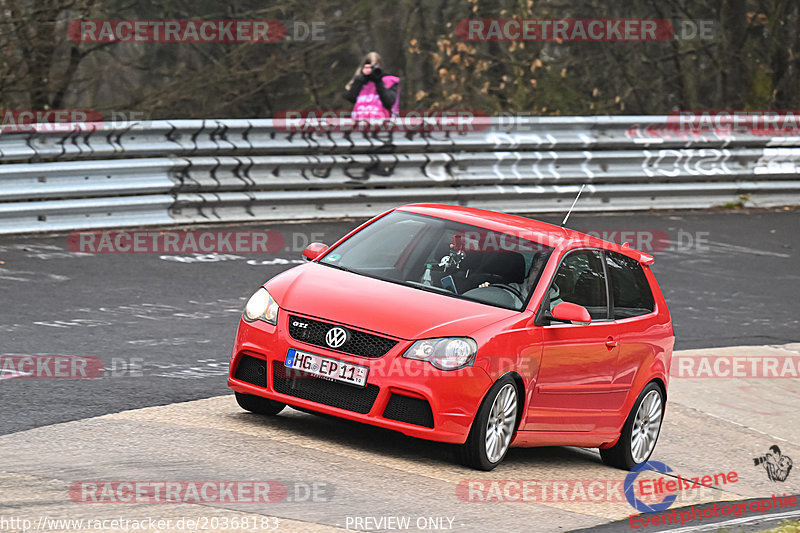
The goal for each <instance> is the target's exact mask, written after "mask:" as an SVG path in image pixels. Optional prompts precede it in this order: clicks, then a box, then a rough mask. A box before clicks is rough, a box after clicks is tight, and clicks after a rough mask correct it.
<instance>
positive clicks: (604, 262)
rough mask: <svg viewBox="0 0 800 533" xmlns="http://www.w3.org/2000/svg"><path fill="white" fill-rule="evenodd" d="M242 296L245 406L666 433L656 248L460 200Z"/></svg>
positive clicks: (452, 425) (484, 439) (519, 439)
mask: <svg viewBox="0 0 800 533" xmlns="http://www.w3.org/2000/svg"><path fill="white" fill-rule="evenodd" d="M303 255H304V256H305V257H306V258H307V259H309V262H308V263H306V264H304V265H300V266H298V267H295V268H292V269H290V270H287V271H285V272H283V273H281V274H279V275H278V276H276V277H274V278H272V279H271V280H269V281H268V282H267V283H265V284H264V286H263V287H261V288H259V289H258V290H257V291H256V293H255V294H254V295H253V296H252V297H251V298H250V300H249V301H248V302H247V305H246V307H245V310H244V314H243V316H242V320H241V321H240V324H239V330H238V333H237V335H236V342H235V345H234V349H233V356H232V359H231V366H230V376H229V378H228V385H229V386H230V388H232V389H233V390H234V391H235V392H236V399H237V400H238V402H239V405H241V406H242V407H243V408H244V409H246V410H248V411H252V412H255V413H261V414H268V415H275V414H277V413H278V412H280V411H281V410H282V409H283V408H284V407H285V406H286V405H287V404H288V405H291V406H294V407H298V408H301V409H305V410H312V411H315V412H319V413H325V414H329V415H335V416H339V417H342V418H347V419H350V420H357V421H360V422H365V423H368V424H373V425H376V426H381V427H384V428H389V429H394V430H397V431H400V432H402V433H405V434H407V435H411V436H413V437H419V438H424V439H430V440H435V441H441V442H449V443H455V444H457V445H459V450H460V456H461V460H462V461H463V462H464V463H465V464H467V465H469V466H472V467H474V468H479V469H483V470H491V469H492V468H494V467H495V466H497V465H498V464H499V463H500V461H502V459H503V457H504V456H505V454H506V452H507V450H508V448H509V447H510V446H551V445H569V446H582V447H597V448H600V454H601V456H602V458H603V461H604V462H606V463H607V464H609V465H613V466H616V467H619V468H626V469H629V468H632V467H633V466H635V465H637V464H639V463H642V462H645V461H647V459H648V458H649V457H650V455H651V454H652V452H653V448H654V447H655V445H656V440H657V439H658V434H659V431H660V428H661V419H662V415H663V413H664V405H665V401H666V393H667V382H668V375H669V365H670V359H671V356H672V346H673V342H674V336H673V332H672V322H671V320H670V315H669V311H668V310H667V306H666V303H665V302H664V297H663V296H662V294H661V291H660V290H659V288H658V285H657V283H656V280H655V277H654V276H653V273H652V272H651V270H650V266H649V265H651V264H652V263H653V258H652V257H651V256H649V255H647V254H644V253H642V252H638V251H636V250H633V249H631V248H629V247H627V246H626V245H622V246H619V245H617V244H613V243H610V242H606V241H603V240H600V239H596V238H594V237H591V236H589V235H585V234H583V233H579V232H576V231H573V230H569V229H565V228H560V227H557V226H552V225H550V224H545V223H542V222H537V221H533V220H530V219H526V218H522V217H517V216H512V215H506V214H501V213H495V212H491V211H483V210H478V209H470V208H463V207H455V206H447V205H408V206H404V207H400V208H397V209H394V210H392V211H389V212H388V213H384V214H383V215H380V216H378V217H375V218H374V219H372V220H370V221H368V222H366V223H365V224H363V225H362V226H360V227H358V228H356V229H355V230H354V231H353V232H351V233H350V234H348V235H346V236H345V237H343V238H342V239H340V240H339V241H338V242H337V243H335V244H334V245H332V246H331V247H327V246H325V245H323V244H319V243H315V244H312V245H310V246H309V247H308V248H307V249H306V250H305V251H304V252H303Z"/></svg>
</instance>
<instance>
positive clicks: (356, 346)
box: [289, 315, 397, 357]
mask: <svg viewBox="0 0 800 533" xmlns="http://www.w3.org/2000/svg"><path fill="white" fill-rule="evenodd" d="M334 327H340V328H342V329H343V330H345V331H346V332H347V341H346V342H345V343H344V344H342V345H341V346H340V347H339V348H331V347H330V346H328V343H327V342H325V334H326V333H328V330H330V329H331V328H334ZM289 335H291V336H292V338H293V339H297V340H299V341H303V342H307V343H308V344H313V345H315V346H323V347H325V348H328V349H329V350H336V351H338V352H344V353H349V354H352V355H358V356H361V357H382V356H384V355H386V352H388V351H389V350H391V349H392V348H394V345H395V344H397V341H393V340H392V339H387V338H386V337H379V336H378V335H371V334H369V333H364V332H363V331H357V330H354V329H350V328H346V327H344V326H336V325H335V324H328V323H326V322H318V321H316V320H311V319H308V318H300V317H298V316H291V315H289Z"/></svg>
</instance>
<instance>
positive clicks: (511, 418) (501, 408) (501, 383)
mask: <svg viewBox="0 0 800 533" xmlns="http://www.w3.org/2000/svg"><path fill="white" fill-rule="evenodd" d="M518 392H519V391H518V390H517V384H516V383H515V382H514V379H513V378H512V377H511V376H509V375H506V376H503V377H502V378H500V379H499V380H498V381H497V383H495V384H494V385H492V388H491V389H489V392H488V393H486V397H485V398H484V399H483V402H482V403H481V406H480V408H479V409H478V413H477V414H476V415H475V420H474V421H473V422H472V428H471V429H470V431H469V436H468V437H467V442H465V443H464V444H462V445H461V446H460V447H459V448H458V459H459V461H460V462H461V463H462V464H463V465H465V466H469V467H471V468H475V469H477V470H486V471H489V470H492V469H494V467H496V466H497V465H499V464H500V463H501V462H502V461H503V458H504V457H505V455H506V452H508V447H509V444H510V443H511V439H512V438H513V437H514V431H515V430H516V427H517V418H518V416H517V413H518V412H519V407H518V405H519V404H518V401H517V399H518V398H519V394H518Z"/></svg>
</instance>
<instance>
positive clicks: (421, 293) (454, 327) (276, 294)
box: [264, 262, 519, 340]
mask: <svg viewBox="0 0 800 533" xmlns="http://www.w3.org/2000/svg"><path fill="white" fill-rule="evenodd" d="M264 286H265V287H266V288H267V290H268V291H269V293H270V294H271V295H272V297H273V298H274V299H275V301H276V302H278V305H279V306H280V307H281V308H282V309H284V310H286V311H290V312H296V313H302V314H305V315H308V316H312V317H316V318H320V319H322V320H330V321H333V322H339V323H342V324H347V325H351V326H355V327H358V328H362V329H366V330H370V331H374V332H375V333H382V334H384V335H391V336H394V337H398V338H401V339H408V340H412V339H419V338H426V337H436V336H455V335H464V336H466V335H470V334H471V333H472V332H474V331H477V330H479V329H481V328H484V327H486V326H488V325H489V324H492V323H494V322H497V321H499V320H503V319H505V318H509V317H513V316H515V315H519V313H518V312H516V311H512V310H510V309H502V308H499V307H492V306H489V305H485V304H480V303H477V302H470V301H468V300H461V299H458V298H452V297H450V296H446V295H443V294H436V293H432V292H428V291H426V290H423V289H416V288H413V287H408V286H404V285H400V284H398V283H392V282H388V281H382V280H378V279H374V278H370V277H367V276H362V275H359V274H353V273H352V272H346V271H343V270H339V269H336V268H333V267H328V266H324V265H320V264H318V263H313V262H312V263H307V264H305V265H302V266H299V267H295V268H292V269H290V270H287V271H286V272H283V273H282V274H280V275H278V276H276V277H274V278H273V279H271V280H270V281H269V282H267V283H266V284H265V285H264Z"/></svg>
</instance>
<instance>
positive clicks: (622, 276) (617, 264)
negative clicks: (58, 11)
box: [606, 252, 656, 319]
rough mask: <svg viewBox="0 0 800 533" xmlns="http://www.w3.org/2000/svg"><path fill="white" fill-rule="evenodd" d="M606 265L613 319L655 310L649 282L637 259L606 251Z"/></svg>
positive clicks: (644, 313)
mask: <svg viewBox="0 0 800 533" xmlns="http://www.w3.org/2000/svg"><path fill="white" fill-rule="evenodd" d="M606 265H607V266H608V275H609V277H610V278H611V295H612V299H611V301H612V304H613V309H614V318H615V319H619V318H630V317H634V316H641V315H646V314H647V313H651V312H653V311H654V310H655V308H656V307H655V303H654V301H653V293H652V292H651V291H650V283H648V281H647V277H646V276H645V275H644V270H642V266H641V265H640V264H639V262H638V261H636V260H635V259H631V258H630V257H626V256H624V255H622V254H618V253H616V252H606Z"/></svg>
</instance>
